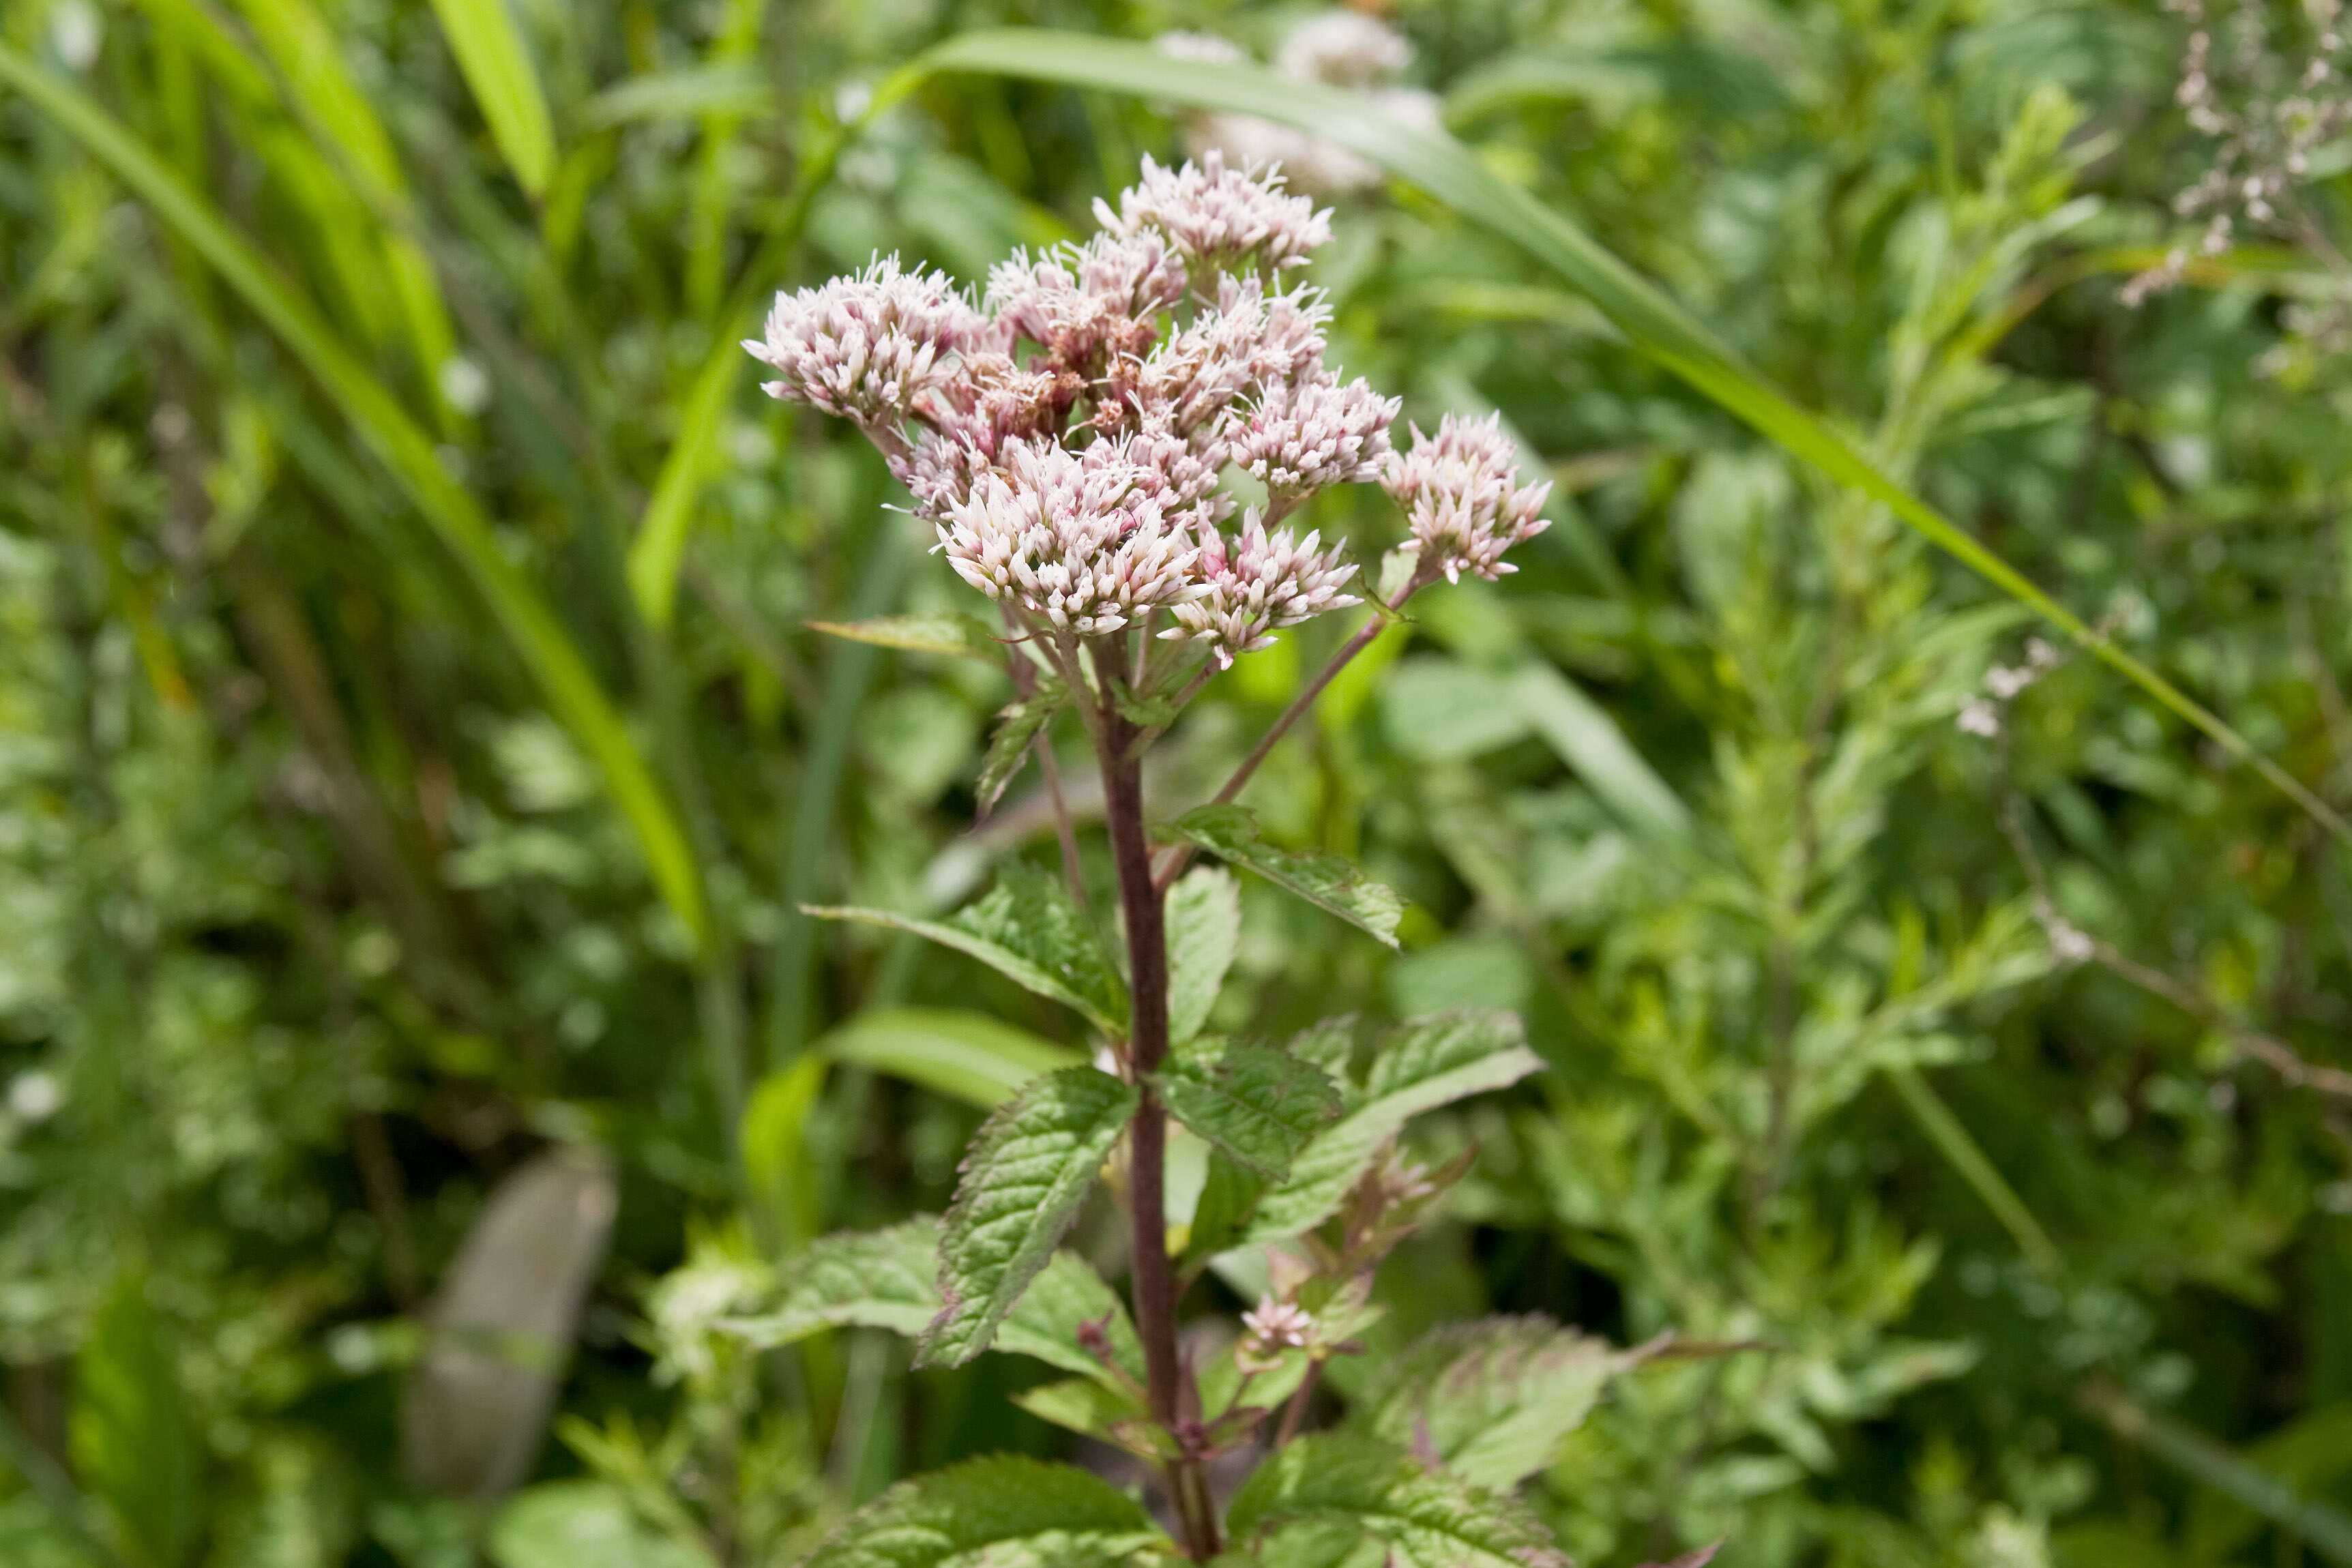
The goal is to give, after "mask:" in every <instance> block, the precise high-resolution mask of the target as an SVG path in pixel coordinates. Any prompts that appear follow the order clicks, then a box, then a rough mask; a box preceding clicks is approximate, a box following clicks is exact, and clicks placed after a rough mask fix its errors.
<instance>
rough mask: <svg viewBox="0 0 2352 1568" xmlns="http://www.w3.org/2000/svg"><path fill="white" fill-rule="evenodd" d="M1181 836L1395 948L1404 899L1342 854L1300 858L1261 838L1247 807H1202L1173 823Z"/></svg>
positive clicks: (1314, 855)
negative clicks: (1346, 859) (1344, 858)
mask: <svg viewBox="0 0 2352 1568" xmlns="http://www.w3.org/2000/svg"><path fill="white" fill-rule="evenodd" d="M1171 831H1172V832H1174V833H1175V835H1176V836H1177V837H1178V838H1181V839H1183V840H1184V841H1187V842H1189V843H1191V844H1193V845H1194V846H1196V847H1198V848H1200V849H1204V850H1206V851H1208V852H1210V853H1211V854H1213V855H1215V856H1216V857H1217V858H1218V859H1220V860H1223V861H1227V862H1231V863H1233V864H1234V865H1240V866H1247V867H1248V868H1249V869H1250V870H1252V871H1254V872H1255V873H1257V874H1258V875H1260V876H1262V877H1264V878H1265V879H1266V881H1268V882H1271V883H1275V884H1276V885H1277V886H1280V887H1285V888H1287V889H1289V890H1290V891H1291V892H1292V893H1295V894H1297V895H1298V896H1299V897H1301V898H1303V899H1305V900H1307V903H1309V904H1314V905H1315V906H1316V907H1317V908H1318V909H1323V910H1328V911H1329V912H1330V913H1331V914H1333V915H1338V916H1339V918H1340V919H1342V920H1344V921H1346V922H1347V923H1348V924H1349V925H1353V926H1356V927H1357V928H1359V929H1360V930H1363V931H1369V932H1370V933H1371V934H1372V935H1373V936H1377V937H1379V938H1380V939H1381V941H1383V942H1385V943H1387V944H1388V945H1389V946H1391V947H1393V946H1396V945H1397V940H1396V928H1397V922H1398V921H1399V920H1401V919H1402V918H1403V917H1404V900H1403V899H1402V898H1401V897H1399V896H1398V895H1397V893H1396V890H1395V889H1393V888H1390V887H1385V886H1383V885H1381V883H1377V882H1374V881H1373V880H1372V879H1371V878H1370V877H1368V876H1366V875H1365V874H1364V873H1363V872H1362V871H1361V870H1360V869H1359V868H1357V867H1356V866H1353V865H1350V864H1349V862H1346V861H1344V860H1342V859H1340V858H1339V856H1338V855H1333V854H1321V853H1308V854H1299V853H1296V852H1292V851H1289V850H1285V849H1277V848H1276V847H1275V846H1274V845H1272V844H1269V843H1267V842H1266V841H1265V840H1264V839H1262V838H1260V837H1259V836H1258V831H1257V818H1256V817H1255V815H1254V814H1252V812H1251V811H1250V810H1249V809H1248V808H1246V807H1244V806H1200V807H1196V808H1194V809H1193V810H1190V811H1187V812H1185V813H1184V814H1183V815H1182V816H1181V817H1179V818H1177V819H1176V821H1174V822H1173V823H1172V824H1171Z"/></svg>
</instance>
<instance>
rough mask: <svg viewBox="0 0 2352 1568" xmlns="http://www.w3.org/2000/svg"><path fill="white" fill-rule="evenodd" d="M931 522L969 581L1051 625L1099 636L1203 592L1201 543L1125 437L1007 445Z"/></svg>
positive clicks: (1048, 627) (1042, 624) (1050, 628)
mask: <svg viewBox="0 0 2352 1568" xmlns="http://www.w3.org/2000/svg"><path fill="white" fill-rule="evenodd" d="M1004 458H1005V461H1004V462H1003V465H1000V466H997V467H993V468H991V469H989V470H988V471H987V472H985V473H983V474H982V475H981V476H979V477H978V479H977V480H976V481H974V483H973V484H972V485H971V490H970V493H969V495H968V496H967V497H965V498H964V499H962V500H961V501H954V502H950V503H949V504H947V505H946V506H945V507H943V508H942V510H941V513H940V516H939V517H938V518H937V519H936V521H935V522H934V525H933V526H934V528H936V530H937V532H938V535H939V540H940V548H941V549H944V550H945V551H946V552H947V557H948V561H949V564H950V565H951V566H953V567H954V568H955V570H956V572H957V574H958V575H959V576H961V578H962V579H963V580H965V581H966V582H969V583H971V585H972V586H973V587H974V588H977V589H979V590H980V591H982V593H985V594H987V595H988V596H989V597H990V598H992V599H994V600H996V601H998V602H1000V603H1004V604H1009V605H1012V606H1013V607H1014V608H1015V609H1016V610H1018V611H1020V612H1024V613H1025V614H1026V615H1027V616H1028V617H1029V618H1031V619H1032V620H1033V621H1034V622H1035V623H1036V624H1037V625H1038V626H1040V627H1041V628H1043V629H1045V630H1047V631H1049V632H1068V633H1072V634H1075V635H1076V636H1080V637H1098V636H1101V635H1103V634H1104V633H1106V632H1116V631H1118V630H1119V629H1120V628H1122V627H1124V626H1126V625H1127V624H1128V623H1129V622H1130V621H1132V620H1134V619H1136V618H1137V617H1138V616H1139V615H1141V614H1142V613H1144V612H1147V611H1149V610H1152V609H1157V608H1166V607H1171V606H1174V605H1177V604H1181V603H1183V602H1185V601H1189V600H1192V599H1194V598H1197V597H1199V596H1200V594H1201V593H1202V589H1201V587H1200V586H1199V585H1198V584H1196V583H1195V582H1194V581H1193V579H1192V574H1193V570H1194V561H1195V559H1196V557H1197V556H1198V554H1199V550H1198V549H1197V547H1195V546H1194V545H1193V544H1192V541H1191V539H1190V538H1189V537H1188V535H1187V534H1186V533H1185V532H1184V530H1182V529H1181V528H1175V527H1172V526H1171V524H1170V523H1169V520H1168V517H1167V507H1166V505H1165V503H1164V501H1163V500H1162V499H1161V497H1160V496H1159V495H1157V494H1155V493H1154V489H1153V486H1152V483H1151V476H1150V474H1149V473H1148V472H1147V471H1146V470H1145V469H1143V468H1141V467H1140V466H1139V465H1136V464H1135V463H1133V462H1131V461H1130V460H1129V457H1128V455H1127V451H1126V446H1125V444H1124V443H1122V442H1116V441H1097V443H1095V444H1093V445H1092V446H1089V447H1087V449H1086V450H1085V451H1083V452H1072V451H1070V450H1069V449H1068V448H1066V447H1065V446H1063V445H1062V444H1060V443H1058V442H1054V441H1048V440H1037V441H1032V442H1023V443H1018V444H1013V445H1011V446H1008V447H1007V448H1006V450H1005V453H1004Z"/></svg>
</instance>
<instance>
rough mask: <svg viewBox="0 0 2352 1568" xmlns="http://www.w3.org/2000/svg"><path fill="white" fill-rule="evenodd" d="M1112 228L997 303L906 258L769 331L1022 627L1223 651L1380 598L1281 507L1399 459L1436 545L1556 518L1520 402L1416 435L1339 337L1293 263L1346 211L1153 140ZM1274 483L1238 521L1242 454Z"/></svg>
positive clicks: (1107, 219)
mask: <svg viewBox="0 0 2352 1568" xmlns="http://www.w3.org/2000/svg"><path fill="white" fill-rule="evenodd" d="M1096 214H1097V217H1098V218H1099V219H1100V220H1101V222H1102V225H1103V227H1102V232H1101V233H1099V234H1097V235H1095V236H1094V237H1093V238H1091V239H1089V240H1087V242H1086V243H1085V244H1083V245H1072V246H1059V247H1056V248H1055V249H1053V250H1051V251H1048V252H1046V253H1045V254H1043V255H1038V256H1029V255H1025V254H1024V255H1016V256H1013V257H1012V258H1011V259H1010V260H1008V261H1005V262H1003V263H1002V264H1001V265H999V266H998V267H996V268H995V269H994V270H993V271H992V273H991V274H990V277H989V279H988V285H987V288H986V291H985V294H984V295H983V296H982V299H981V301H980V303H978V304H975V303H973V302H972V300H971V299H970V298H968V297H967V296H965V295H964V294H962V293H961V292H960V291H958V290H957V289H956V288H955V287H954V286H953V285H952V284H951V283H950V281H949V280H948V279H947V278H946V277H944V276H942V275H940V274H939V273H920V272H908V271H905V270H903V269H902V268H901V267H900V266H899V265H898V261H897V259H896V258H892V259H888V260H877V261H876V262H875V263H874V265H873V266H871V267H868V268H867V269H866V271H865V272H863V273H861V274H858V275H856V276H855V277H837V278H835V279H834V280H833V281H831V282H829V283H826V284H824V286H823V287H817V288H804V289H802V290H800V291H798V292H797V293H793V294H780V295H778V296H777V298H776V302H775V307H774V308H773V309H772V311H771V312H770V314H769V317H768V320H767V329H766V332H765V334H764V336H763V337H762V338H761V340H758V341H753V342H747V343H745V345H744V347H745V348H746V349H748V350H750V351H751V353H752V354H753V356H755V357H756V358H758V359H759V360H760V361H761V362H762V363H765V364H767V365H769V366H771V367H772V368H773V369H774V371H776V379H775V380H774V381H772V382H768V383H766V388H765V390H766V391H767V392H769V394H770V395H771V396H774V397H779V398H785V399H790V400H793V401H795V402H806V403H809V404H811V405H813V406H814V407H816V408H819V409H822V410H824V412H826V413H832V414H835V415H838V416H840V417H843V418H846V419H850V420H854V421H856V423H857V424H858V425H859V427H860V428H861V429H863V430H864V431H865V432H866V434H867V436H868V437H869V438H871V439H872V440H873V441H874V443H875V444H876V445H877V446H879V447H880V448H881V449H882V451H883V453H884V454H885V455H886V456H887V457H888V459H889V461H890V464H891V468H892V471H893V472H894V473H895V474H896V475H897V476H898V478H899V479H900V480H901V481H902V482H903V483H905V485H906V486H907V487H908V489H909V490H910V491H911V492H913V494H914V497H915V501H916V507H917V510H918V512H919V515H921V516H922V517H924V518H925V519H927V520H928V521H929V523H930V524H931V526H932V528H934V530H935V531H936V533H937V536H938V538H939V543H940V549H942V550H944V551H945V552H946V554H947V557H948V559H949V561H950V564H951V565H952V566H953V567H954V568H955V570H956V571H957V572H958V573H959V574H960V575H961V577H962V578H963V579H964V580H966V581H967V582H970V583H971V585H972V586H973V587H975V588H977V589H979V590H980V591H982V592H983V593H985V594H987V595H988V596H989V597H990V598H992V599H993V600H995V601H997V602H998V603H999V604H1001V605H1003V607H1004V608H1005V610H1006V612H1007V614H1008V616H1009V617H1010V618H1011V620H1012V621H1013V624H1014V625H1015V627H1016V628H1017V629H1020V630H1023V631H1026V632H1035V633H1040V634H1043V635H1045V636H1047V637H1051V638H1054V639H1056V640H1066V639H1069V638H1094V637H1102V636H1105V635H1108V634H1110V633H1113V632H1121V631H1123V630H1125V629H1128V628H1129V627H1141V628H1144V629H1146V630H1150V629H1152V623H1153V622H1154V620H1155V619H1157V620H1158V621H1159V622H1160V626H1159V628H1158V632H1159V636H1160V637H1161V638H1163V639H1177V640H1184V641H1192V640H1197V641H1199V642H1202V643H1206V644H1207V650H1208V652H1209V653H1210V654H1211V655H1212V656H1213V658H1215V659H1216V660H1217V662H1218V663H1219V664H1231V663H1232V662H1233V659H1234V655H1235V654H1237V653H1244V652H1246V651H1248V650H1250V649H1254V648H1261V647H1264V646H1265V645H1266V644H1267V643H1269V642H1270V641H1271V640H1272V633H1273V632H1276V631H1277V630H1279V629H1280V628H1282V627H1285V626H1290V625H1295V624H1297V622H1301V621H1304V620H1307V618H1309V617H1311V616H1315V615H1319V614H1322V613H1324V612H1328V611H1331V610H1337V609H1342V608H1345V607H1347V606H1349V605H1352V604H1356V603H1358V602H1360V600H1359V599H1358V598H1357V597H1355V596H1354V595H1352V594H1350V593H1349V592H1348V591H1347V588H1348V586H1349V583H1350V581H1351V580H1352V579H1353V578H1354V575H1355V572H1356V568H1355V566H1354V565H1353V564H1352V563H1349V562H1348V561H1346V560H1344V559H1341V556H1340V552H1339V550H1338V549H1328V550H1327V549H1322V548H1321V539H1320V538H1319V536H1318V534H1315V533H1311V532H1310V533H1308V534H1307V535H1306V537H1305V538H1299V537H1297V534H1296V532H1295V531H1294V530H1293V529H1291V528H1285V527H1282V526H1281V524H1282V519H1283V518H1284V517H1286V516H1287V515H1288V514H1290V513H1291V512H1292V511H1294V510H1296V509H1297V507H1299V506H1300V505H1301V504H1302V503H1304V502H1305V501H1306V500H1307V499H1308V498H1309V497H1312V496H1313V495H1314V494H1315V493H1316V492H1317V491H1318V490H1321V489H1323V488H1325V487H1327V486H1333V485H1346V484H1361V483H1367V482H1371V481H1375V480H1377V481H1379V482H1381V483H1382V484H1384V485H1386V486H1388V488H1389V490H1390V492H1391V494H1392V495H1394V496H1396V497H1397V498H1398V499H1399V501H1400V502H1401V503H1402V504H1403V506H1404V507H1405V509H1406V514H1407V517H1408V518H1409V520H1410V522H1411V524H1412V533H1413V543H1412V544H1410V545H1408V546H1407V547H1406V548H1407V549H1410V550H1413V551H1416V552H1418V555H1419V559H1420V562H1421V563H1422V568H1423V571H1425V572H1434V571H1437V570H1443V571H1444V572H1445V574H1446V575H1447V576H1449V577H1453V576H1456V575H1458V574H1459V572H1460V571H1461V570H1464V569H1465V568H1467V569H1469V570H1475V571H1480V572H1483V573H1485V574H1486V575H1487V576H1490V577H1491V576H1494V575H1496V573H1497V572H1499V571H1506V570H1510V569H1509V568H1507V567H1505V566H1502V565H1500V564H1499V559H1500V557H1501V555H1502V552H1503V551H1504V550H1505V549H1507V548H1508V547H1509V546H1510V545H1511V544H1512V543H1514V542H1516V541H1517V540H1518V539H1520V538H1527V537H1528V535H1530V534H1532V533H1534V532H1536V531H1537V530H1538V529H1540V528H1541V527H1542V526H1543V525H1542V522H1541V520H1540V519H1539V518H1538V517H1536V515H1535V514H1536V512H1537V510H1538V508H1540V507H1541V506H1542V504H1543V497H1544V493H1545V490H1546V489H1547V488H1548V486H1536V487H1534V488H1521V487H1519V486H1517V476H1516V471H1515V469H1514V467H1513V465H1512V462H1511V454H1510V451H1509V444H1508V442H1507V439H1506V438H1505V437H1504V436H1503V435H1502V434H1501V431H1500V428H1499V426H1498V425H1496V424H1495V423H1491V422H1490V423H1486V424H1484V425H1480V424H1467V423H1457V422H1455V421H1454V420H1453V419H1452V418H1448V419H1447V420H1446V421H1445V423H1444V424H1443V425H1441V426H1440V427H1439V434H1438V436H1437V439H1436V440H1435V441H1434V442H1432V441H1428V440H1425V439H1424V440H1422V441H1421V442H1420V443H1419V444H1417V445H1416V446H1415V447H1414V449H1413V451H1412V453H1411V454H1410V455H1402V456H1401V455H1398V454H1397V453H1395V452H1394V451H1393V450H1391V445H1390V441H1389V426H1390V424H1391V422H1392V421H1393V420H1394V419H1395V418H1396V414H1397V402H1396V400H1394V399H1392V398H1383V397H1381V395H1380V394H1379V393H1378V392H1375V391H1374V390H1373V389H1372V388H1371V387H1370V385H1369V384H1367V383H1366V382H1362V381H1354V382H1345V383H1342V382H1340V380H1339V377H1338V376H1337V375H1336V374H1334V373H1333V372H1332V371H1330V369H1329V368H1328V367H1327V366H1326V365H1325V363H1324V351H1325V342H1326V338H1325V334H1326V328H1327V325H1328V319H1329V306H1328V301H1327V300H1326V298H1325V297H1324V295H1323V293H1322V291H1321V290H1319V289H1316V288H1313V287H1305V286H1300V285H1291V284H1286V282H1284V281H1283V279H1284V276H1285V274H1286V273H1287V272H1288V271H1289V270H1290V269H1292V268H1294V267H1298V266H1300V265H1302V264H1304V263H1305V262H1306V260H1307V257H1308V256H1309V254H1310V253H1311V252H1313V251H1314V249H1315V248H1316V247H1317V246H1320V245H1322V244H1323V243H1325V242H1326V241H1327V240H1328V239H1329V238H1330V222H1329V216H1330V215H1329V214H1328V213H1327V212H1319V211H1318V210H1317V209H1316V207H1315V204H1314V203H1313V202H1312V201H1310V200H1308V199H1307V198H1306V197H1304V196H1297V195H1294V194H1291V193H1289V192H1288V191H1287V190H1286V188H1285V185H1284V183H1283V181H1282V178H1281V176H1280V175H1279V174H1277V173H1275V172H1270V171H1269V172H1255V171H1244V170H1238V169H1234V168H1230V167H1228V166H1227V165H1226V164H1225V162H1223V158H1222V157H1220V156H1219V155H1217V154H1215V153H1211V154H1210V155H1208V156H1207V157H1204V158H1203V159H1202V160H1201V161H1200V162H1198V163H1187V164H1185V165H1183V166H1182V167H1181V168H1179V169H1169V168H1165V167H1162V166H1160V165H1159V164H1157V163H1154V162H1151V161H1150V160H1149V159H1147V160H1145V162H1144V167H1143V177H1142V179H1141V181H1140V182H1139V183H1138V184H1137V185H1136V186H1135V187H1134V188H1133V189H1131V190H1129V191H1127V192H1125V193H1122V195H1121V196H1120V198H1119V202H1118V206H1117V208H1116V209H1114V208H1113V207H1111V206H1110V205H1109V204H1108V203H1100V202H1098V203H1097V204H1096ZM1234 469H1237V470H1240V471H1241V472H1244V473H1246V474H1248V475H1250V476H1253V477H1255V479H1256V480H1257V481H1258V482H1259V484H1261V485H1262V486H1264V487H1265V503H1264V505H1263V507H1251V508H1250V509H1249V510H1248V511H1247V512H1246V513H1245V514H1244V517H1242V519H1241V522H1240V525H1239V527H1238V528H1237V529H1235V530H1234V532H1232V533H1228V532H1226V531H1225V525H1226V524H1227V523H1228V521H1229V520H1230V519H1231V518H1232V517H1233V515H1234V511H1235V510H1236V509H1237V503H1236V501H1235V499H1234V497H1233V496H1232V495H1231V494H1229V493H1228V491H1227V488H1226V486H1225V484H1224V482H1223V476H1224V475H1225V474H1226V472H1227V471H1228V470H1234Z"/></svg>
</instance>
